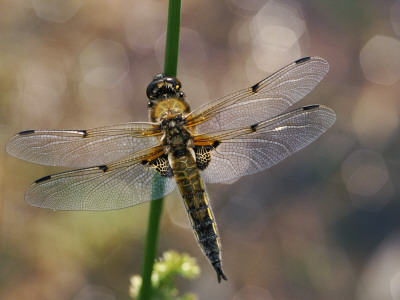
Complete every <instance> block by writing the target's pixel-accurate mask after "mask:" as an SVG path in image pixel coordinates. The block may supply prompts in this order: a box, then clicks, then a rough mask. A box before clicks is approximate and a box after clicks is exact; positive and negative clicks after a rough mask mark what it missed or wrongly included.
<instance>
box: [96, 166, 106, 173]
mask: <svg viewBox="0 0 400 300" xmlns="http://www.w3.org/2000/svg"><path fill="white" fill-rule="evenodd" d="M98 168H99V170H102V171H103V172H104V173H105V172H107V171H108V167H107V165H102V166H98Z"/></svg>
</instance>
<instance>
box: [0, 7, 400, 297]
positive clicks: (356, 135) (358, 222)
mask: <svg viewBox="0 0 400 300" xmlns="http://www.w3.org/2000/svg"><path fill="white" fill-rule="evenodd" d="M167 6H168V3H167V1H155V0H130V1H128V0H114V1H105V0H96V1H94V0H85V1H84V0H69V1H54V0H15V1H2V2H0V126H1V130H0V145H1V148H2V149H4V145H5V143H6V141H7V140H8V139H9V138H10V137H11V136H12V135H13V134H15V133H17V132H19V131H21V130H26V129H84V128H92V127H99V126H105V125H111V124H118V123H123V122H130V121H147V120H148V113H147V106H146V104H147V99H146V96H145V88H146V87H147V84H148V83H149V82H150V81H151V79H152V76H153V75H155V74H157V73H160V72H161V71H162V69H163V56H164V41H165V29H166V18H167ZM181 25H182V29H181V43H180V56H179V66H178V77H179V78H180V80H181V81H182V83H183V89H184V91H185V93H186V95H187V99H188V101H190V104H191V107H192V108H196V107H198V106H199V105H201V104H203V103H205V102H207V101H209V100H212V99H215V98H217V97H220V96H223V95H225V94H228V93H231V92H234V91H236V90H238V89H241V88H245V87H248V86H250V85H252V84H254V83H256V82H257V81H259V80H261V79H263V78H264V77H266V75H268V74H270V73H272V72H274V71H276V70H278V69H279V68H281V67H283V66H285V65H287V64H288V63H291V62H292V61H294V60H296V59H298V58H300V57H303V56H321V57H323V58H325V59H327V60H328V61H329V62H330V65H331V69H330V72H329V73H328V75H327V76H326V77H325V79H324V80H323V81H322V82H321V83H320V84H319V85H318V86H317V87H316V88H315V90H314V91H313V92H312V93H310V95H308V96H307V97H306V98H305V99H304V100H302V101H301V102H300V103H298V104H297V107H298V106H303V105H307V104H313V103H319V104H323V105H326V106H329V107H331V108H332V109H333V110H335V112H336V113H337V121H336V123H335V124H334V126H333V127H332V128H330V129H329V130H328V131H327V132H326V133H325V134H324V135H322V136H321V138H319V139H318V140H317V141H316V142H314V143H313V144H312V145H310V146H309V147H307V148H306V149H304V150H302V151H300V152H299V153H296V154H295V155H293V156H291V157H290V158H288V159H287V160H285V161H283V162H282V163H280V164H279V165H278V166H275V167H273V168H271V169H269V170H267V171H264V172H262V173H259V174H255V175H253V176H248V177H245V178H242V179H240V180H238V181H236V182H235V183H234V184H232V185H226V184H218V185H216V184H215V185H208V192H209V195H210V198H211V203H212V207H213V209H214V214H215V218H216V220H217V222H218V228H219V231H220V236H221V240H222V244H223V249H222V251H223V252H222V256H223V262H224V271H225V273H226V274H227V276H228V279H229V281H228V282H222V283H221V284H218V283H217V280H216V275H215V272H214V270H213V269H212V267H211V266H210V265H209V263H208V261H207V260H206V259H205V257H204V256H203V254H202V253H201V251H200V249H199V248H198V246H197V244H196V241H195V239H194V237H193V233H192V231H191V229H190V228H189V222H188V220H187V216H186V212H185V210H184V206H183V204H182V200H181V199H180V198H179V196H178V194H177V193H173V194H172V195H171V196H169V197H168V198H167V199H166V201H165V210H164V212H163V218H162V225H161V226H162V227H161V237H160V241H159V255H161V254H162V252H163V251H165V250H169V249H175V250H177V251H179V252H186V253H189V254H190V255H191V256H193V257H195V258H196V259H197V261H198V263H199V265H200V266H201V275H200V277H199V278H197V279H195V280H193V281H186V280H178V281H177V285H178V287H179V289H180V290H181V291H191V292H194V293H195V294H197V295H198V297H199V299H235V300H242V299H243V300H244V299H246V300H247V299H267V300H281V299H300V300H302V299H304V300H306V299H307V300H310V299H311V300H312V299H316V300H317V299H357V300H358V299H359V300H361V299H362V300H366V299H395V300H398V299H400V199H399V198H400V190H399V180H400V172H399V167H400V155H399V153H398V152H399V148H400V136H399V114H400V85H399V79H400V1H394V0H383V1H382V0H373V1H347V0H336V1H326V0H313V1H304V0H302V1H294V0H293V1H292V0H283V1H277V0H276V1H265V0H247V1H240V0H226V1H211V0H203V1H183V7H182V23H181ZM0 166H1V168H0V185H1V189H0V192H1V196H0V199H1V200H0V226H1V227H0V299H7V300H8V299H61V300H62V299H74V300H81V299H100V300H103V299H104V300H113V299H129V294H128V291H129V278H130V276H131V275H133V274H138V273H140V268H141V260H142V257H143V243H144V236H145V233H146V225H147V218H148V217H147V213H148V207H149V206H148V204H143V205H140V206H136V207H132V208H128V209H124V210H118V211H110V212H53V211H50V210H45V209H38V208H34V207H31V206H29V205H27V204H26V203H25V202H24V200H23V197H24V192H25V190H26V189H27V188H28V186H29V185H30V184H31V183H32V182H33V181H34V180H36V179H38V178H40V177H42V176H44V175H48V174H51V173H56V172H60V171H63V170H64V169H61V168H51V167H42V166H37V165H34V164H31V163H27V162H23V161H20V160H17V159H15V158H13V157H10V156H8V155H7V154H6V153H5V151H4V150H3V151H1V152H0Z"/></svg>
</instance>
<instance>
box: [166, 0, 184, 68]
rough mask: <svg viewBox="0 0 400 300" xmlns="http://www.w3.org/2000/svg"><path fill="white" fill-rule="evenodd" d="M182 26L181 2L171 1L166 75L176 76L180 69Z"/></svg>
mask: <svg viewBox="0 0 400 300" xmlns="http://www.w3.org/2000/svg"><path fill="white" fill-rule="evenodd" d="M180 26H181V0H170V1H169V7H168V27H167V38H166V42H165V61H164V74H165V75H169V76H176V71H177V68H178V50H179V32H180Z"/></svg>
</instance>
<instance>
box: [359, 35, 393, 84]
mask: <svg viewBox="0 0 400 300" xmlns="http://www.w3.org/2000/svg"><path fill="white" fill-rule="evenodd" d="M399 58H400V41H399V40H397V39H394V38H392V37H387V36H381V35H376V36H374V37H373V38H372V39H370V40H369V41H368V42H367V43H366V44H365V45H364V47H363V48H362V49H361V52H360V64H361V68H362V71H363V73H364V76H365V78H367V79H368V80H369V81H371V82H374V83H377V84H383V85H391V84H394V83H395V82H396V81H397V80H399V79H400V59H399Z"/></svg>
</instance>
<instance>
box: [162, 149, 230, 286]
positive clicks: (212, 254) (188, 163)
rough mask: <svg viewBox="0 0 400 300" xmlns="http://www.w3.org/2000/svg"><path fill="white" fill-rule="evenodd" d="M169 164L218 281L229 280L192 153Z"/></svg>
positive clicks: (171, 160)
mask: <svg viewBox="0 0 400 300" xmlns="http://www.w3.org/2000/svg"><path fill="white" fill-rule="evenodd" d="M170 163H171V167H172V169H173V173H174V177H175V180H176V183H177V184H178V188H179V191H180V192H181V195H182V197H183V201H184V203H185V207H186V211H187V213H188V216H189V220H190V223H191V224H192V228H193V231H194V234H195V236H196V238H197V241H198V243H199V245H200V247H201V249H202V250H203V252H204V254H205V255H206V256H207V258H208V260H209V261H210V263H211V264H212V266H213V267H214V269H215V271H216V272H217V276H218V282H220V281H221V277H222V278H223V279H225V280H226V276H225V274H224V273H223V271H222V266H221V255H220V242H219V238H218V233H217V227H216V225H215V221H214V217H213V214H212V211H211V207H210V206H209V204H208V200H207V194H206V192H205V189H204V184H203V181H202V180H201V178H200V174H199V171H198V169H197V165H196V161H195V159H194V157H193V156H192V155H191V153H190V152H189V151H186V154H185V155H182V156H179V157H178V158H176V157H174V158H172V159H170Z"/></svg>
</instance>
